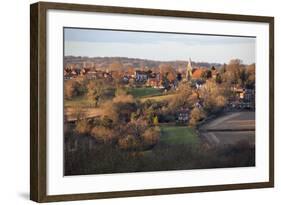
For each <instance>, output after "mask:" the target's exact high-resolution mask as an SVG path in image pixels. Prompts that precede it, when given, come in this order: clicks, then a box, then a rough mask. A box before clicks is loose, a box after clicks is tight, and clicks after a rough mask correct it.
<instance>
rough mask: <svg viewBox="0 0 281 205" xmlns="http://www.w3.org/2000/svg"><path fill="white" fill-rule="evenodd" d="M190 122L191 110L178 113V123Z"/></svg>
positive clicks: (181, 110) (182, 110)
mask: <svg viewBox="0 0 281 205" xmlns="http://www.w3.org/2000/svg"><path fill="white" fill-rule="evenodd" d="M188 120H189V109H187V108H186V109H185V108H182V109H180V110H179V111H178V112H177V122H178V123H181V124H186V123H187V122H188Z"/></svg>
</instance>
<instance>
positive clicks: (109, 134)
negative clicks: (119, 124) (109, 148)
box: [91, 126, 115, 143]
mask: <svg viewBox="0 0 281 205" xmlns="http://www.w3.org/2000/svg"><path fill="white" fill-rule="evenodd" d="M91 136H93V137H94V138H95V139H96V140H97V141H98V142H101V143H112V142H113V141H114V139H115V134H114V130H112V129H108V128H106V127H103V126H96V127H93V128H92V129H91Z"/></svg>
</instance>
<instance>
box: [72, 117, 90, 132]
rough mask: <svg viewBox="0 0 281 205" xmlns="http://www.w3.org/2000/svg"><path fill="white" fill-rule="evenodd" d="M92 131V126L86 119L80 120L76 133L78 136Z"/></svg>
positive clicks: (77, 123)
mask: <svg viewBox="0 0 281 205" xmlns="http://www.w3.org/2000/svg"><path fill="white" fill-rule="evenodd" d="M89 131H90V126H89V124H88V121H87V120H86V119H83V120H78V121H77V122H76V126H75V132H77V133H78V134H87V133H88V132H89Z"/></svg>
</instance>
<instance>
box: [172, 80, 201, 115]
mask: <svg viewBox="0 0 281 205" xmlns="http://www.w3.org/2000/svg"><path fill="white" fill-rule="evenodd" d="M197 100H198V95H197V93H196V92H194V91H193V90H192V88H191V86H190V84H189V83H188V82H186V81H182V82H180V84H179V87H178V89H177V91H176V93H175V95H174V97H173V98H172V99H171V101H170V102H169V108H170V110H177V109H179V108H191V107H193V106H194V104H195V103H196V101H197Z"/></svg>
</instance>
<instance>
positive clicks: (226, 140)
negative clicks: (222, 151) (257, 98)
mask: <svg viewBox="0 0 281 205" xmlns="http://www.w3.org/2000/svg"><path fill="white" fill-rule="evenodd" d="M200 134H201V137H202V139H203V140H205V141H206V142H207V143H208V144H209V145H210V146H220V145H231V144H232V145H233V144H236V143H240V142H248V143H249V144H251V145H253V146H254V145H255V112H247V111H245V112H237V113H228V114H226V115H225V116H221V117H218V118H216V119H214V120H212V121H210V122H208V123H206V124H204V125H203V126H202V127H201V128H200Z"/></svg>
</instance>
